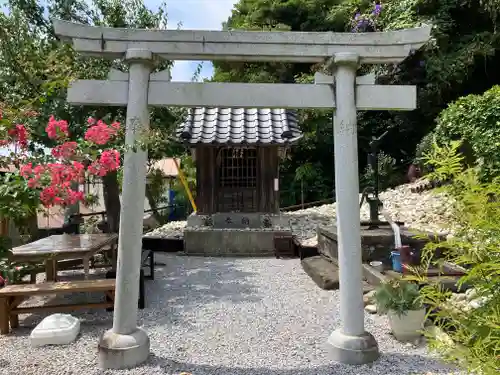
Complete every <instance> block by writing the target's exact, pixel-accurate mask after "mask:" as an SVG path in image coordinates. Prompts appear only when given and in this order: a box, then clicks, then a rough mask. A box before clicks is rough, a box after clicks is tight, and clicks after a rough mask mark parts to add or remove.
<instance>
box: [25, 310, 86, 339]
mask: <svg viewBox="0 0 500 375" xmlns="http://www.w3.org/2000/svg"><path fill="white" fill-rule="evenodd" d="M79 332H80V320H79V319H78V318H75V317H74V316H71V315H69V314H52V315H49V316H47V317H46V318H44V319H43V320H42V321H41V322H40V323H39V324H38V325H37V326H36V327H35V329H33V331H31V335H30V343H31V345H32V346H43V345H65V344H70V343H72V342H73V341H75V340H76V337H77V336H78V333H79Z"/></svg>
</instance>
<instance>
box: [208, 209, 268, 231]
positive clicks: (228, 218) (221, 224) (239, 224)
mask: <svg viewBox="0 0 500 375" xmlns="http://www.w3.org/2000/svg"><path fill="white" fill-rule="evenodd" d="M212 219H213V226H214V228H215V229H220V228H228V229H246V228H254V229H257V228H262V222H261V215H260V214H253V213H252V214H250V213H233V212H231V213H216V214H213V215H212Z"/></svg>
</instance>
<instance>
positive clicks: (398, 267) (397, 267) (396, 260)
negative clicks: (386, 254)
mask: <svg viewBox="0 0 500 375" xmlns="http://www.w3.org/2000/svg"><path fill="white" fill-rule="evenodd" d="M391 260H392V269H393V270H394V271H396V272H399V273H403V265H402V264H401V254H400V253H399V252H398V251H391Z"/></svg>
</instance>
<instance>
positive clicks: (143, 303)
mask: <svg viewBox="0 0 500 375" xmlns="http://www.w3.org/2000/svg"><path fill="white" fill-rule="evenodd" d="M145 307H146V295H145V290H144V270H142V269H141V270H140V274H139V310H143V309H144V308H145Z"/></svg>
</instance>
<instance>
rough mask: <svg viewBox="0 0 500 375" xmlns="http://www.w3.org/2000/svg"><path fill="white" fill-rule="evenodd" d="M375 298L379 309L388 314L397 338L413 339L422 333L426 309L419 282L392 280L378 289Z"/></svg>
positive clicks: (401, 339)
mask: <svg viewBox="0 0 500 375" xmlns="http://www.w3.org/2000/svg"><path fill="white" fill-rule="evenodd" d="M374 300H375V303H376V305H377V311H378V312H379V313H380V314H387V316H388V318H389V325H390V327H391V330H392V333H393V334H394V337H395V338H396V339H397V340H399V341H413V340H415V339H417V338H418V337H419V336H420V335H421V331H422V329H423V328H424V322H425V317H426V311H425V307H424V306H423V303H422V296H421V295H420V291H419V289H418V285H417V284H414V283H410V282H408V281H405V280H390V281H388V282H385V283H382V284H381V285H380V286H379V287H378V288H377V289H376V292H375V295H374Z"/></svg>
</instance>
